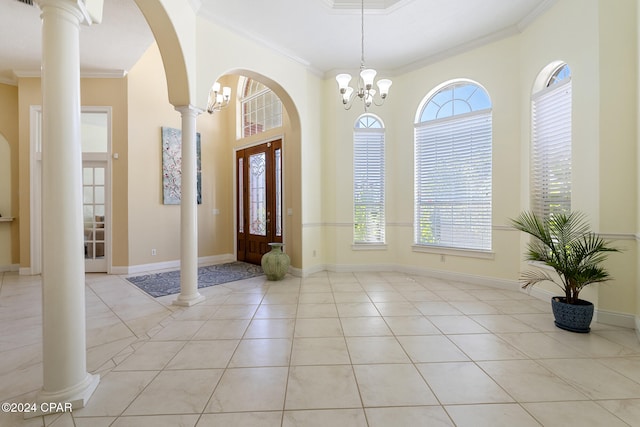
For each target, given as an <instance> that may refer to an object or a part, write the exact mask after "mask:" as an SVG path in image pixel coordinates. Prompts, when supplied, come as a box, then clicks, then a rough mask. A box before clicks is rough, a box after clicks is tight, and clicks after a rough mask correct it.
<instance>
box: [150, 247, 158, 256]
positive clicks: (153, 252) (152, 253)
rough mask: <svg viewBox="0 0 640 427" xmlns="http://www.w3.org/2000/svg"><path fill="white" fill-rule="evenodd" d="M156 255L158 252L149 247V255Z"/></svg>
mask: <svg viewBox="0 0 640 427" xmlns="http://www.w3.org/2000/svg"><path fill="white" fill-rule="evenodd" d="M156 255H158V252H157V251H156V250H155V248H154V249H151V256H156Z"/></svg>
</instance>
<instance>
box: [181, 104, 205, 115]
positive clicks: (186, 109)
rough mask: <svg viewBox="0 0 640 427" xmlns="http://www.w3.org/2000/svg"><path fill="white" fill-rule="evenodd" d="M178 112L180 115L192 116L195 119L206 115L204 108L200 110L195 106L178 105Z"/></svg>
mask: <svg viewBox="0 0 640 427" xmlns="http://www.w3.org/2000/svg"><path fill="white" fill-rule="evenodd" d="M175 109H176V111H178V112H180V114H182V115H183V116H184V115H190V116H193V117H198V116H199V115H200V114H202V113H204V110H203V109H202V108H198V107H196V106H195V105H191V104H189V105H178V106H176V107H175Z"/></svg>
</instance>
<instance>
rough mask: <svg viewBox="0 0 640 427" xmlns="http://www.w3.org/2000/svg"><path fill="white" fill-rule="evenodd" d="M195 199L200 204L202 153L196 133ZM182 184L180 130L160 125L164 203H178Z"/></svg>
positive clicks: (198, 134) (198, 136) (198, 135)
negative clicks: (196, 179) (196, 178)
mask: <svg viewBox="0 0 640 427" xmlns="http://www.w3.org/2000/svg"><path fill="white" fill-rule="evenodd" d="M196 158H197V165H196V169H197V175H198V181H197V191H198V192H197V196H196V197H197V200H198V204H202V176H201V175H202V155H201V151H200V133H197V134H196ZM181 185H182V130H180V129H174V128H169V127H162V190H163V202H164V204H165V205H179V204H180V199H181V194H182V193H181Z"/></svg>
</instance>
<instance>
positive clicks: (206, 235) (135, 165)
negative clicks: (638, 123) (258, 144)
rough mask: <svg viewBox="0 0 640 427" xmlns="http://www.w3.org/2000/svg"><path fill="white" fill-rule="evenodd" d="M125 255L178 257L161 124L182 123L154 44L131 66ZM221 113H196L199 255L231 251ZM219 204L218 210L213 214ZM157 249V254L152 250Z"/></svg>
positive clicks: (138, 259) (227, 157)
mask: <svg viewBox="0 0 640 427" xmlns="http://www.w3.org/2000/svg"><path fill="white" fill-rule="evenodd" d="M127 80H128V100H129V123H130V124H131V126H130V127H129V141H130V143H129V147H128V154H127V157H128V161H129V163H128V164H129V199H128V203H129V209H128V223H129V233H130V234H129V260H128V263H127V264H126V265H129V266H140V265H147V264H155V263H162V262H169V261H175V260H178V259H180V206H179V205H164V204H163V194H162V143H161V128H162V127H163V126H166V127H172V128H176V129H180V128H181V127H182V124H181V116H180V113H179V112H177V111H176V110H175V108H174V107H173V106H172V105H171V104H169V101H168V93H167V82H166V77H165V74H164V69H163V65H162V59H161V57H160V51H159V50H158V47H157V45H155V44H153V45H152V46H151V47H150V48H149V49H148V50H147V52H146V53H145V54H144V55H143V57H142V58H141V59H140V61H139V62H138V63H137V64H136V65H135V66H134V67H133V68H132V70H131V71H130V72H129V74H128V77H127ZM218 120H219V116H216V115H213V116H211V115H209V114H207V113H204V114H202V115H200V116H199V117H198V118H197V126H196V128H197V131H198V132H199V133H200V134H201V149H202V204H201V205H198V208H197V212H198V256H199V257H201V258H202V257H211V256H227V255H229V254H233V233H232V230H233V209H232V206H233V205H232V191H231V189H232V182H233V181H232V180H231V178H232V177H233V173H232V167H233V160H232V155H231V150H232V146H231V145H229V144H227V143H226V141H225V140H224V135H225V134H224V133H223V132H226V130H225V131H222V130H221V129H224V127H223V126H220V124H219V122H218ZM214 209H218V210H219V211H220V214H218V215H214V214H213V210H214ZM152 249H156V253H157V255H155V256H153V255H151V250H152Z"/></svg>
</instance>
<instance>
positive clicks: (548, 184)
mask: <svg viewBox="0 0 640 427" xmlns="http://www.w3.org/2000/svg"><path fill="white" fill-rule="evenodd" d="M530 179H531V209H532V210H533V211H534V212H535V213H536V215H538V216H539V217H540V218H548V217H549V216H550V215H551V214H554V213H567V212H569V211H570V210H571V79H566V80H564V81H563V82H561V83H557V84H554V85H553V86H550V87H548V88H546V89H544V90H542V91H540V92H539V93H538V94H536V95H534V96H533V99H532V141H531V178H530Z"/></svg>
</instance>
